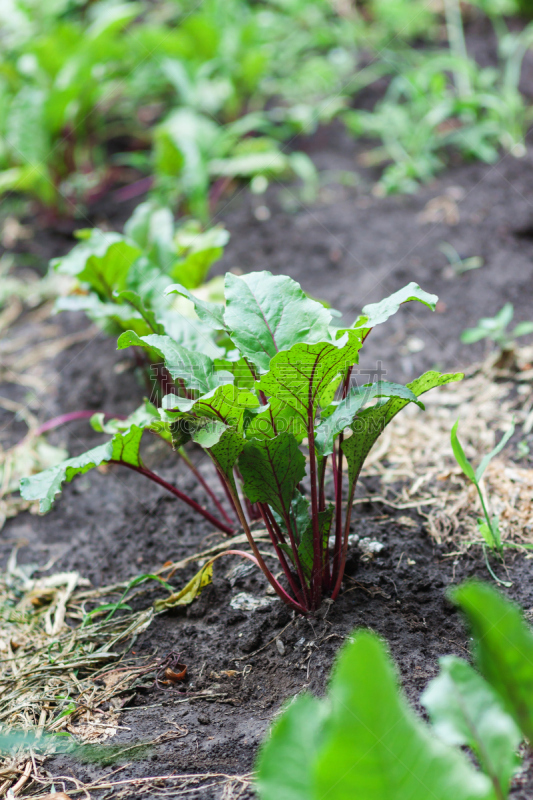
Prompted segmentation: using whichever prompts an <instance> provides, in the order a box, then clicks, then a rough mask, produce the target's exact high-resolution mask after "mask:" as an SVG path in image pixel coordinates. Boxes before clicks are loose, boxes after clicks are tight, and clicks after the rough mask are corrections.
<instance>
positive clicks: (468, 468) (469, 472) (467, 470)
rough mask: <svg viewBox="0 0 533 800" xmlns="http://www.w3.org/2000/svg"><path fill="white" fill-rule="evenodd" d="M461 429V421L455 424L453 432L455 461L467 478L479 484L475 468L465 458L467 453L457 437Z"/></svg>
mask: <svg viewBox="0 0 533 800" xmlns="http://www.w3.org/2000/svg"><path fill="white" fill-rule="evenodd" d="M458 427H459V420H457V422H456V423H455V425H454V426H453V428H452V431H451V441H452V450H453V454H454V456H455V460H456V461H457V463H458V464H459V466H460V467H461V469H462V470H463V472H464V474H465V475H466V477H467V478H469V479H470V480H471V481H473V482H474V483H476V482H477V478H476V473H475V472H474V467H473V466H472V464H471V463H470V461H469V460H468V459H467V457H466V456H465V451H464V450H463V448H462V446H461V442H460V441H459V439H458V437H457V428H458Z"/></svg>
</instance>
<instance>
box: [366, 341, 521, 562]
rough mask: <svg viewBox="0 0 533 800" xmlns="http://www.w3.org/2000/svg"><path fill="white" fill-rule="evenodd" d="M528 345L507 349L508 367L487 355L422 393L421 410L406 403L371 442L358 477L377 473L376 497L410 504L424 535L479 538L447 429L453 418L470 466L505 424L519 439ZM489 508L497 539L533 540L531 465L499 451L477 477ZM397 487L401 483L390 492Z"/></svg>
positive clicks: (474, 501)
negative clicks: (456, 378) (457, 378)
mask: <svg viewBox="0 0 533 800" xmlns="http://www.w3.org/2000/svg"><path fill="white" fill-rule="evenodd" d="M532 361H533V348H523V349H522V350H520V351H517V352H516V353H515V354H514V358H513V359H511V364H510V368H507V369H505V370H504V369H499V368H497V367H496V366H495V364H494V359H491V360H489V361H487V362H485V363H484V364H482V365H480V366H477V367H474V368H472V369H471V370H470V372H469V373H468V374H467V376H466V377H465V379H464V380H463V381H461V382H460V383H454V384H450V385H448V386H444V387H441V388H440V389H438V390H435V391H433V392H430V393H428V394H426V395H424V397H423V398H422V399H423V401H424V403H425V406H426V410H425V411H421V410H419V409H417V408H416V407H414V406H409V407H407V408H406V409H405V410H404V411H402V413H401V414H399V415H398V417H396V419H395V420H394V422H393V423H392V424H391V425H390V426H389V428H388V429H387V430H386V431H385V433H384V435H383V436H382V437H381V439H380V440H378V443H377V445H376V448H375V450H374V451H373V452H372V453H371V454H370V457H369V459H368V460H367V462H366V466H365V469H364V471H363V473H362V474H363V476H364V475H376V476H379V477H380V479H381V484H382V490H381V493H380V494H381V496H383V498H384V499H385V500H387V501H389V504H390V505H391V506H392V507H395V508H409V507H416V508H417V509H418V510H419V512H420V513H421V514H423V515H424V516H425V517H426V519H427V523H426V529H427V531H428V533H429V534H430V535H431V536H432V537H433V538H434V539H435V540H436V541H437V542H438V543H441V542H444V541H446V540H449V541H450V542H451V541H452V540H453V541H454V542H455V544H456V545H457V546H458V547H459V548H461V547H463V548H464V547H466V546H468V545H469V544H470V543H472V541H474V540H475V541H479V535H478V533H477V526H476V519H477V517H478V516H479V515H480V508H479V500H478V498H477V494H476V492H475V489H474V487H473V486H472V485H471V484H470V483H469V482H468V481H467V480H466V479H465V477H464V476H463V473H462V472H461V470H460V468H459V467H458V465H457V463H456V462H455V459H454V457H453V454H452V449H451V444H450V430H451V428H452V426H453V424H454V422H455V421H456V420H459V421H460V422H459V437H460V439H461V442H462V443H463V446H464V448H465V452H466V455H467V457H468V458H469V459H470V460H471V461H472V462H473V463H474V465H477V464H478V463H479V461H480V460H481V458H482V457H483V456H484V455H485V454H486V453H488V452H490V450H491V449H492V448H493V447H494V445H495V444H496V442H497V441H499V439H500V438H501V437H502V436H503V434H504V433H505V431H507V430H508V429H509V427H510V426H511V425H512V424H513V420H514V423H515V426H516V432H517V435H518V436H520V434H521V438H522V439H523V438H524V437H526V436H527V435H529V434H530V433H531V431H532V429H533V392H532V379H533V368H532V367H531V362H532ZM484 484H485V494H486V496H488V498H489V500H490V504H491V506H492V512H493V513H495V514H499V515H500V518H501V520H500V521H501V531H502V539H503V540H508V541H512V542H515V543H517V544H532V543H533V470H532V469H530V468H529V467H528V466H527V462H526V464H525V465H524V466H520V465H519V464H517V463H515V462H511V461H510V460H509V458H508V457H507V455H506V452H505V451H504V452H503V453H502V454H501V455H500V456H499V457H497V458H495V459H494V460H493V461H492V463H491V464H490V466H489V468H488V470H487V472H486V474H485V478H484ZM398 486H400V487H402V488H401V489H400V490H398Z"/></svg>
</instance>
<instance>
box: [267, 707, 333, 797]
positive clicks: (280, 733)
mask: <svg viewBox="0 0 533 800" xmlns="http://www.w3.org/2000/svg"><path fill="white" fill-rule="evenodd" d="M326 719H327V710H326V707H325V705H324V703H323V702H321V701H320V700H317V698H316V697H312V696H311V695H309V694H304V695H301V696H300V697H298V698H297V699H296V700H295V701H294V702H292V703H291V704H290V705H289V707H288V708H287V709H286V710H285V712H284V713H283V714H282V715H281V717H280V718H279V719H278V720H277V722H276V723H275V724H274V726H273V728H272V731H271V736H270V738H267V740H266V742H265V743H264V745H263V747H262V749H261V752H260V755H259V763H258V770H259V775H258V780H257V788H258V791H259V796H260V798H261V800H315V798H316V794H315V792H314V776H313V771H314V765H315V763H316V758H317V755H318V752H319V749H320V745H321V741H322V739H323V736H324V724H325V721H326ZM331 800H336V797H335V795H334V794H332V795H331Z"/></svg>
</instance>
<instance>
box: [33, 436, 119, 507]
mask: <svg viewBox="0 0 533 800" xmlns="http://www.w3.org/2000/svg"><path fill="white" fill-rule="evenodd" d="M112 458H113V444H112V442H106V443H105V444H101V445H98V447H93V448H92V450H88V451H87V452H86V453H82V454H81V455H79V456H75V457H74V458H68V459H67V460H66V461H62V462H61V463H60V464H58V465H57V466H55V467H51V468H50V469H47V470H44V472H39V473H38V474H37V475H32V476H31V477H29V478H22V480H21V482H20V493H21V495H22V497H23V498H24V499H25V500H39V509H40V511H41V512H42V513H46V512H47V511H50V509H51V508H52V505H53V502H54V498H55V496H56V494H58V493H59V492H60V491H61V486H62V485H63V483H70V481H71V480H72V479H73V478H74V477H75V476H76V475H83V474H84V473H85V472H88V471H89V470H90V469H93V468H94V467H98V466H99V465H100V464H102V463H103V462H104V461H110V460H111V459H112Z"/></svg>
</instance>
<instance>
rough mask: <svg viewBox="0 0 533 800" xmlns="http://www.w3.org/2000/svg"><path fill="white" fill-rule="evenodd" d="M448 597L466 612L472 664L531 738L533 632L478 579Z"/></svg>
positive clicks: (511, 605) (513, 608) (516, 610)
mask: <svg viewBox="0 0 533 800" xmlns="http://www.w3.org/2000/svg"><path fill="white" fill-rule="evenodd" d="M452 599H453V600H454V601H455V603H457V605H458V606H459V607H460V608H461V609H462V611H464V613H465V614H466V617H467V620H468V623H469V626H470V630H471V633H472V636H473V639H474V659H475V663H476V666H477V667H478V669H479V671H480V672H481V674H482V675H483V677H484V678H485V679H486V680H487V681H488V682H489V683H490V684H491V686H492V687H493V688H494V689H495V690H496V691H497V692H498V694H499V695H500V697H501V698H502V699H503V701H504V704H505V707H506V709H507V711H508V712H509V713H510V714H511V715H512V716H513V718H514V719H515V721H516V723H517V724H518V726H519V727H520V729H521V731H522V733H523V734H524V735H525V736H526V737H527V738H528V739H529V741H533V633H532V632H531V629H530V627H529V625H528V624H527V623H526V621H525V620H524V618H523V616H522V613H521V611H520V609H519V608H518V607H517V606H515V605H514V603H511V602H510V601H509V600H507V599H506V598H505V597H504V596H503V595H502V594H500V593H499V592H497V591H496V589H493V588H492V586H489V585H488V584H485V583H480V582H478V581H470V582H468V583H466V584H464V585H463V586H460V587H459V588H458V589H455V590H454V591H453V592H452Z"/></svg>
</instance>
